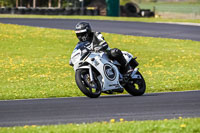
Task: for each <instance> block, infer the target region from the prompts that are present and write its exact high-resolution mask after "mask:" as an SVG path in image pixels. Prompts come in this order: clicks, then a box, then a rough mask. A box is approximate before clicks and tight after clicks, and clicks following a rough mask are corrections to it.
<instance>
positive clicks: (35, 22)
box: [0, 18, 200, 41]
mask: <svg viewBox="0 0 200 133" xmlns="http://www.w3.org/2000/svg"><path fill="white" fill-rule="evenodd" d="M79 21H81V20H74V19H35V18H34V19H24V18H0V23H10V24H19V25H27V26H37V27H46V28H58V29H70V30H74V27H75V25H76V23H78V22H79ZM82 21H89V22H90V23H91V25H92V27H93V29H94V30H95V31H101V32H107V33H117V34H124V35H134V36H149V37H160V38H175V39H186V40H187V39H188V40H194V41H200V26H197V25H196V26H195V25H180V24H166V23H145V22H125V21H101V20H82Z"/></svg>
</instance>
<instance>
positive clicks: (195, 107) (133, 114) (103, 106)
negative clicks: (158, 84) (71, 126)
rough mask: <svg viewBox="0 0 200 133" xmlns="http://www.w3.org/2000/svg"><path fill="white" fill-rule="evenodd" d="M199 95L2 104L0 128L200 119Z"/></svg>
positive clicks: (6, 102) (147, 95) (118, 97)
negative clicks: (121, 120)
mask: <svg viewBox="0 0 200 133" xmlns="http://www.w3.org/2000/svg"><path fill="white" fill-rule="evenodd" d="M199 101H200V91H191V92H175V93H153V94H145V95H143V96H139V97H133V96H130V95H117V96H102V97H100V98H97V99H90V98H87V97H79V98H78V97H77V98H55V99H35V100H16V101H0V126H22V125H35V124H36V125H39V124H41V125H43V124H61V123H74V122H75V123H82V122H94V121H109V120H110V119H111V118H115V119H118V120H119V119H120V118H124V119H125V120H157V119H165V118H167V119H171V118H178V117H180V116H181V117H200V102H199Z"/></svg>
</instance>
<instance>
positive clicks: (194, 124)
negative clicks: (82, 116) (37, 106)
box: [0, 117, 200, 133]
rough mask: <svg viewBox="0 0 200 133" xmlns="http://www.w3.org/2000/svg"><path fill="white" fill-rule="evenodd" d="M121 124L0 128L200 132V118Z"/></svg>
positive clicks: (67, 132) (23, 132)
mask: <svg viewBox="0 0 200 133" xmlns="http://www.w3.org/2000/svg"><path fill="white" fill-rule="evenodd" d="M120 121H121V122H115V120H114V119H112V120H111V121H110V122H99V123H97V122H95V123H91V124H67V125H52V126H36V125H31V126H27V125H26V126H24V127H9V128H0V132H2V133H10V132H12V133H32V132H34V133H43V132H45V133H58V132H59V133H80V132H81V133H100V132H102V133H108V132H113V133H116V132H117V133H133V132H137V133H152V132H156V133H157V132H162V133H169V132H170V133H177V132H181V133H198V132H200V124H199V123H200V118H188V119H182V118H181V117H179V119H172V120H167V119H164V120H158V121H131V122H127V121H124V120H123V119H120Z"/></svg>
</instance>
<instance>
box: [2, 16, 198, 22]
mask: <svg viewBox="0 0 200 133" xmlns="http://www.w3.org/2000/svg"><path fill="white" fill-rule="evenodd" d="M0 18H50V19H56V18H57V19H89V20H114V21H137V22H189V23H200V19H168V18H153V17H152V18H145V17H108V16H69V15H68V16H64V15H10V14H0Z"/></svg>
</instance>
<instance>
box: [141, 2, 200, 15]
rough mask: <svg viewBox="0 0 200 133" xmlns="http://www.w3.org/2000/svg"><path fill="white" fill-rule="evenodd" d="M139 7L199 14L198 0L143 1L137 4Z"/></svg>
mask: <svg viewBox="0 0 200 133" xmlns="http://www.w3.org/2000/svg"><path fill="white" fill-rule="evenodd" d="M139 6H140V8H141V9H151V10H153V8H154V7H155V8H156V12H172V13H186V14H188V13H195V14H198V15H200V2H199V3H198V2H196V3H188V2H154V3H151V2H148V3H147V2H146V3H145V2H144V3H140V4H139Z"/></svg>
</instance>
